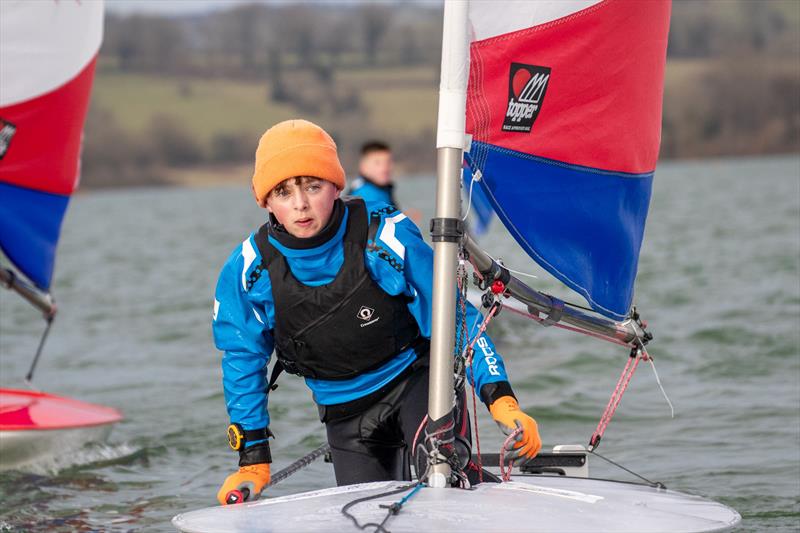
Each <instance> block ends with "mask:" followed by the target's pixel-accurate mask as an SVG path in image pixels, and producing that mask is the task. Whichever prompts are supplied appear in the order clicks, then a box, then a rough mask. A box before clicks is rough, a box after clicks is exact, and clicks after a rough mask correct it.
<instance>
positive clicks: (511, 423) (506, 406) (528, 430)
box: [489, 396, 542, 460]
mask: <svg viewBox="0 0 800 533" xmlns="http://www.w3.org/2000/svg"><path fill="white" fill-rule="evenodd" d="M489 412H490V413H492V418H494V421H495V422H497V425H498V426H500V429H501V430H503V433H505V434H506V435H510V434H511V433H513V432H514V430H515V429H517V428H520V429H521V430H522V432H521V433H520V434H519V435H517V437H516V438H515V439H514V441H512V442H509V443H508V445H507V447H506V452H507V455H506V457H508V458H509V459H511V460H514V459H518V458H520V457H525V458H528V459H533V458H534V457H536V454H537V453H539V450H540V449H541V448H542V440H541V438H540V437H539V427H538V426H537V425H536V420H534V419H533V418H531V417H530V416H528V415H526V414H525V413H523V412H522V410H521V409H520V408H519V404H518V403H517V400H515V399H514V397H513V396H501V397H500V398H498V399H497V400H495V401H494V402H493V403H492V405H490V406H489Z"/></svg>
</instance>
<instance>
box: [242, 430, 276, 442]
mask: <svg viewBox="0 0 800 533" xmlns="http://www.w3.org/2000/svg"><path fill="white" fill-rule="evenodd" d="M242 433H244V441H245V442H246V443H247V442H253V441H256V440H264V439H268V438H270V437H274V436H275V435H273V434H272V432H271V431H270V430H269V428H268V427H267V428H261V429H245V430H242Z"/></svg>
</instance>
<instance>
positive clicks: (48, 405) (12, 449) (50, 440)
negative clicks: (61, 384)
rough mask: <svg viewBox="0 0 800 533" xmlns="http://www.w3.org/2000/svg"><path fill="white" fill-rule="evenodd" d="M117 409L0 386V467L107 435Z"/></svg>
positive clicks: (22, 464) (21, 463)
mask: <svg viewBox="0 0 800 533" xmlns="http://www.w3.org/2000/svg"><path fill="white" fill-rule="evenodd" d="M120 420H122V415H121V414H120V412H119V411H117V410H116V409H113V408H111V407H105V406H102V405H95V404H91V403H87V402H81V401H79V400H73V399H72V398H64V397H62V396H56V395H53V394H47V393H44V392H36V391H28V390H19V389H0V470H9V469H17V468H24V467H25V466H26V465H28V464H31V463H34V462H36V461H40V460H43V459H45V458H48V457H55V456H58V455H62V454H64V453H68V452H70V451H73V450H76V449H77V448H80V447H81V446H83V445H84V444H86V443H88V442H97V441H103V440H105V439H106V438H108V435H109V433H110V432H111V428H112V427H113V424H115V423H116V422H119V421H120Z"/></svg>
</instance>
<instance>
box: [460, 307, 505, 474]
mask: <svg viewBox="0 0 800 533" xmlns="http://www.w3.org/2000/svg"><path fill="white" fill-rule="evenodd" d="M497 309H498V307H497V305H493V306H492V307H491V309H489V312H488V313H486V316H484V317H483V322H481V326H480V328H478V334H477V335H475V338H473V339H472V341H471V342H470V343H469V345H468V346H467V347H466V348H465V350H466V367H467V368H469V374H470V378H471V379H472V384H471V386H470V390H471V391H472V420H473V425H474V426H475V447H476V448H477V452H478V454H477V457H478V482H479V483H483V458H482V457H481V436H480V431H478V399H477V394H476V393H475V385H474V383H475V371H474V369H473V368H472V357H473V355H475V350H474V349H473V346H474V345H475V341H477V340H478V337H480V336H481V335H483V332H484V331H486V328H487V327H488V325H489V322H491V320H492V318H494V316H495V315H496V314H497ZM464 321H465V322H466V315H465V318H464Z"/></svg>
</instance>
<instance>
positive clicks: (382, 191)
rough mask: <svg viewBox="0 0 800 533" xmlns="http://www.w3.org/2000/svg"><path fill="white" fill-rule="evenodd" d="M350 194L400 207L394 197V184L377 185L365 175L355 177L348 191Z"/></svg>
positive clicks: (369, 200) (368, 200)
mask: <svg viewBox="0 0 800 533" xmlns="http://www.w3.org/2000/svg"><path fill="white" fill-rule="evenodd" d="M347 195H348V196H358V197H359V198H363V199H364V200H365V201H367V202H381V203H384V204H389V205H393V206H394V207H397V208H398V209H399V206H398V205H397V201H395V199H394V185H376V184H375V183H373V182H372V181H370V180H369V179H367V178H365V177H364V176H359V177H357V178H356V179H354V180H353V181H352V183H351V185H350V188H349V189H348V191H347Z"/></svg>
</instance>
